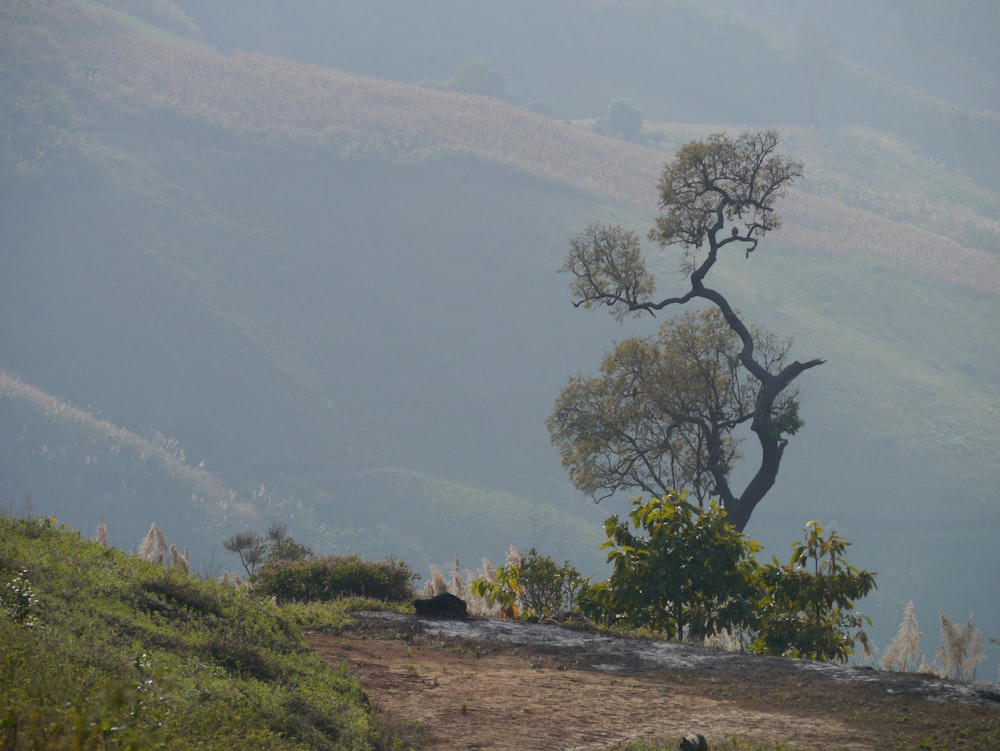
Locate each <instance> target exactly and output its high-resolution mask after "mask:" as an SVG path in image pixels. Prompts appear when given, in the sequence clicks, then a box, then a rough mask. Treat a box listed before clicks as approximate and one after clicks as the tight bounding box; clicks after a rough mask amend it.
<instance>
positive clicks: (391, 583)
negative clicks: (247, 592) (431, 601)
mask: <svg viewBox="0 0 1000 751" xmlns="http://www.w3.org/2000/svg"><path fill="white" fill-rule="evenodd" d="M414 579H415V576H414V574H413V573H411V572H410V569H409V568H408V567H407V566H406V564H405V563H402V562H397V561H395V560H393V559H391V558H387V559H385V560H381V561H363V560H362V559H361V558H360V556H356V555H331V556H327V557H325V558H315V559H310V560H293V561H280V560H279V561H269V562H268V563H266V564H265V565H264V566H262V567H261V568H260V570H259V571H258V572H257V573H256V574H254V576H253V579H252V580H251V583H252V584H253V586H254V589H255V590H256V591H257V592H259V593H261V594H264V595H273V596H274V597H275V598H276V599H277V600H278V601H280V602H289V601H295V600H297V601H310V600H334V599H338V598H340V597H348V596H359V597H371V598H373V599H377V600H389V601H393V602H402V601H404V600H409V599H412V598H413V596H414V591H413V581H414Z"/></svg>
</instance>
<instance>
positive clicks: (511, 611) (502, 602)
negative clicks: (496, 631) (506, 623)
mask: <svg viewBox="0 0 1000 751" xmlns="http://www.w3.org/2000/svg"><path fill="white" fill-rule="evenodd" d="M488 563H489V561H487V560H486V559H484V560H483V566H484V568H485V569H486V576H484V577H483V578H481V579H477V580H476V581H474V582H473V583H472V594H473V595H474V596H476V597H482V598H484V599H486V600H487V601H488V602H489V604H490V606H491V607H499V609H500V614H501V615H502V616H503V617H504V618H508V619H512V618H517V617H519V616H520V614H521V606H520V602H519V598H520V597H521V593H522V591H523V590H522V588H521V582H520V579H521V555H520V554H519V553H518V552H517V550H516V549H515V548H514V546H513V545H512V546H511V547H509V548H508V549H507V560H506V562H505V563H504V565H503V566H501V567H500V568H498V569H496V571H493V567H492V566H490V565H488Z"/></svg>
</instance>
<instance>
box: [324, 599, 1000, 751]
mask: <svg viewBox="0 0 1000 751" xmlns="http://www.w3.org/2000/svg"><path fill="white" fill-rule="evenodd" d="M355 615H356V622H355V624H354V625H353V626H351V627H350V628H349V629H348V630H347V631H345V632H344V633H342V634H341V635H339V636H331V635H327V634H318V633H314V634H310V635H309V639H310V643H311V645H312V647H313V649H314V650H315V651H316V652H317V653H318V654H319V655H321V656H322V657H323V658H324V659H325V660H327V661H329V662H330V663H333V664H341V663H345V662H346V663H347V664H348V665H349V666H350V668H351V669H352V670H353V671H355V672H356V673H357V674H359V675H360V676H361V681H362V684H363V685H364V687H365V690H366V691H367V692H368V694H369V696H370V698H371V700H372V702H373V704H374V706H375V708H376V709H377V710H378V711H380V712H381V713H382V715H383V716H384V717H385V718H386V719H387V720H388V722H389V723H390V725H391V726H392V727H394V729H395V730H396V731H397V733H399V734H401V735H402V736H403V737H404V738H406V739H407V740H408V741H409V742H410V743H412V744H413V745H414V746H415V747H416V748H419V749H426V750H427V751H458V750H459V749H461V750H462V751H464V750H465V749H491V750H493V751H501V750H504V751H506V750H508V749H509V750H510V751H515V750H516V751H536V750H537V751H543V750H548V749H578V750H580V751H584V750H586V751H591V750H594V751H597V750H599V749H609V748H614V747H615V746H616V745H618V744H621V743H624V742H626V741H629V740H632V739H636V738H644V739H650V740H652V739H659V740H662V739H667V740H668V741H670V743H669V747H676V746H675V743H676V741H677V740H679V738H680V736H681V735H682V734H683V733H684V732H688V731H694V732H699V733H702V734H703V735H704V736H705V737H706V738H707V740H708V743H709V748H712V744H713V742H716V743H717V742H719V741H721V740H723V739H725V738H730V737H740V738H744V739H747V740H751V741H758V742H760V741H767V742H771V743H775V742H778V741H782V742H785V743H787V744H788V745H789V747H791V748H792V749H796V751H806V750H807V749H822V750H823V751H829V750H831V749H840V750H843V751H862V750H864V751H868V750H871V751H875V750H876V749H887V748H888V749H896V748H898V749H917V748H928V749H948V751H952V750H953V749H977V750H978V749H991V750H1000V693H998V692H997V691H996V690H995V689H996V687H993V689H989V688H984V689H979V690H976V689H973V688H971V687H968V686H964V685H960V684H955V683H951V682H947V681H941V680H938V679H934V678H930V677H927V676H915V675H911V674H898V673H878V672H875V671H872V670H866V669H863V668H853V667H843V666H832V665H825V664H821V663H813V662H809V661H804V660H790V659H781V658H766V657H755V656H747V655H734V654H731V653H725V652H717V651H714V650H708V649H701V648H697V647H690V646H686V645H680V644H665V643H659V642H650V641H645V640H638V639H621V638H616V637H609V636H606V635H600V634H595V633H591V632H582V631H579V630H571V629H567V628H562V627H559V626H555V625H541V624H515V623H507V622H497V621H463V622H452V621H436V620H432V619H420V620H418V619H416V618H415V617H413V616H400V615H398V614H395V615H388V614H355Z"/></svg>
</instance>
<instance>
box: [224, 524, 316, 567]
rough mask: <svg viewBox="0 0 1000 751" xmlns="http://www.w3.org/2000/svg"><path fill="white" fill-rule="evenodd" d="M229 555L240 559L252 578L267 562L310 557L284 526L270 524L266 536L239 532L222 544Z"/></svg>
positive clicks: (299, 559)
mask: <svg viewBox="0 0 1000 751" xmlns="http://www.w3.org/2000/svg"><path fill="white" fill-rule="evenodd" d="M222 545H223V547H225V549H226V550H228V551H229V552H230V553H236V554H237V555H238V556H239V557H240V563H242V564H243V568H244V569H246V572H247V576H253V575H254V573H255V572H256V571H257V567H258V566H260V565H261V564H262V563H267V562H269V561H274V562H280V561H301V560H305V559H307V558H309V557H311V556H312V551H311V550H310V549H309V548H307V547H306V546H305V545H302V544H300V543H297V542H295V540H294V539H292V537H290V536H289V534H288V527H287V526H286V525H284V524H278V523H275V524H272V525H270V526H269V527H268V528H267V534H266V535H260V534H258V533H256V532H240V533H238V534H235V535H233V536H232V537H230V538H229V539H228V540H226V541H225V542H223V543H222Z"/></svg>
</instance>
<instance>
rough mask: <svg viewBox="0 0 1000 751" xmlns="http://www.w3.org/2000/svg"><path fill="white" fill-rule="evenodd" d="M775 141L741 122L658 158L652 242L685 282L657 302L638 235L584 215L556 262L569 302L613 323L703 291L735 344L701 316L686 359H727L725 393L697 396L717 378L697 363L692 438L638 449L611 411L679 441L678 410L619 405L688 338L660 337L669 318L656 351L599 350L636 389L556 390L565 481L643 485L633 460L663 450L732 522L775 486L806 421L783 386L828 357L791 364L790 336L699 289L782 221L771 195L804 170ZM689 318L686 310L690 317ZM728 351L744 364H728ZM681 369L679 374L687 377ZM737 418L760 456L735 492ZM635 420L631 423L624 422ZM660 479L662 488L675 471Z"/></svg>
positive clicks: (575, 382)
mask: <svg viewBox="0 0 1000 751" xmlns="http://www.w3.org/2000/svg"><path fill="white" fill-rule="evenodd" d="M778 141H779V139H778V135H777V133H776V132H775V131H773V130H766V131H756V132H747V133H743V134H742V135H740V136H739V137H737V138H735V139H731V138H729V137H728V136H726V135H725V134H722V133H719V134H715V135H712V136H709V137H708V138H707V139H705V140H703V141H693V142H691V143H688V144H686V145H685V146H683V147H682V148H681V149H680V150H679V151H678V152H677V155H676V157H675V158H674V160H673V161H672V162H671V163H669V164H668V165H667V166H666V167H665V169H664V171H663V176H662V178H661V180H660V183H659V185H658V190H659V195H660V201H659V206H660V209H661V213H660V215H659V216H658V217H657V219H656V224H655V226H654V228H653V229H652V230H651V231H650V232H649V239H650V240H652V241H654V242H656V243H658V244H659V245H660V246H661V247H673V248H677V249H679V250H680V251H681V256H682V259H681V269H682V271H683V272H684V274H685V278H686V279H687V280H688V282H689V289H688V290H687V291H686V292H685V293H683V294H681V295H677V296H670V297H665V298H659V299H657V298H656V297H655V296H654V295H655V292H656V284H655V280H654V278H653V275H652V273H650V272H649V270H648V269H647V267H646V261H645V257H644V255H643V251H642V245H641V241H640V238H639V236H638V235H637V234H636V233H634V232H632V231H631V230H626V229H624V228H622V227H620V226H607V225H600V224H593V225H591V226H590V227H588V228H586V229H585V230H584V231H583V232H581V233H580V234H579V235H577V236H576V237H574V238H572V239H571V240H570V243H569V252H568V254H567V256H566V259H565V262H564V264H563V267H562V269H561V270H562V271H564V272H567V273H569V274H571V275H572V280H571V284H570V287H571V291H572V294H573V296H574V305H575V306H577V307H581V306H582V307H585V308H590V307H592V306H595V305H603V306H606V307H608V308H609V309H610V311H611V312H612V314H613V315H615V316H616V317H617V318H618V320H619V321H622V320H624V319H625V318H626V317H627V316H629V315H633V314H635V315H641V314H644V313H648V314H655V313H656V312H657V311H660V310H663V309H664V308H666V307H668V306H672V305H685V304H687V303H690V302H692V301H695V300H704V301H707V302H708V303H710V304H711V305H712V306H713V307H714V309H715V311H716V312H717V314H718V315H719V316H721V320H722V321H724V322H725V326H726V327H728V329H729V332H730V335H731V336H733V337H735V338H734V339H732V340H731V341H726V340H725V339H718V338H717V337H718V334H719V332H718V331H715V332H714V333H713V331H712V329H711V325H710V324H711V321H709V320H706V321H705V322H704V326H703V327H702V330H701V331H700V333H699V335H697V336H695V337H694V340H697V339H699V338H701V339H702V344H703V345H704V351H701V352H691V351H688V352H687V353H686V356H687V357H688V358H689V359H690V360H691V362H692V363H693V365H692V367H694V369H695V370H696V371H697V369H698V367H699V363H701V364H702V365H704V364H705V363H707V362H711V361H714V362H715V363H716V364H717V365H719V366H721V365H722V364H723V363H725V366H726V367H724V368H720V369H719V371H718V372H719V373H720V374H722V373H724V374H725V377H724V378H722V379H721V380H718V382H717V383H715V384H714V386H715V387H724V388H725V389H726V390H727V391H728V393H727V394H726V396H725V397H722V396H721V393H720V394H716V395H715V396H714V397H713V396H712V395H711V394H708V396H707V398H706V393H707V392H706V391H705V389H706V388H707V389H708V390H709V391H711V389H712V388H713V385H712V384H713V378H711V377H709V378H705V377H704V376H705V375H706V374H705V373H704V372H703V373H702V382H701V384H700V386H699V388H698V389H696V390H695V393H697V392H700V393H701V395H702V397H703V398H701V399H696V400H695V401H694V402H692V403H690V404H689V405H687V407H688V409H687V410H686V412H687V414H688V416H689V417H690V418H691V419H689V420H687V421H686V424H687V425H688V430H687V435H688V438H687V440H681V442H680V443H679V444H677V445H676V447H675V446H674V445H672V444H671V442H670V441H668V440H664V441H663V442H661V443H659V444H655V445H650V444H646V445H645V446H642V445H641V444H640V443H639V442H638V441H635V440H631V439H632V438H635V437H636V436H633V435H631V434H626V433H625V432H624V431H620V430H619V431H618V432H617V434H615V430H616V427H620V420H619V416H618V414H617V412H616V409H619V408H620V409H623V410H625V411H626V412H628V411H629V410H632V414H637V415H638V417H639V418H641V419H642V420H645V421H647V422H648V423H650V424H647V425H645V426H644V427H643V429H644V430H646V431H648V432H650V434H652V433H653V432H655V431H659V432H660V433H661V434H662V435H664V436H666V435H667V433H668V432H672V433H673V434H674V437H675V438H677V437H678V436H680V435H681V434H683V432H684V431H683V430H681V431H680V432H678V430H677V429H673V430H671V431H667V430H665V429H664V428H665V427H670V426H673V425H674V424H675V423H676V422H677V420H676V416H663V415H662V414H658V413H655V412H653V411H648V412H647V413H646V414H645V415H643V414H641V413H636V412H635V408H634V406H635V401H634V398H633V403H631V404H627V403H625V402H622V401H619V403H617V404H615V403H614V402H615V400H616V399H619V400H620V399H622V398H623V397H625V396H627V395H628V394H629V393H633V392H634V393H635V395H636V396H638V395H639V394H650V393H654V392H655V390H656V389H657V388H660V386H655V385H654V383H655V381H656V379H657V378H661V379H662V378H665V377H666V376H667V375H669V376H670V377H671V378H674V377H675V375H676V373H675V372H674V371H671V372H670V373H669V374H668V373H665V372H664V369H663V367H662V366H658V367H652V364H653V363H654V362H655V361H656V360H657V357H656V352H657V349H658V351H659V353H660V354H661V355H662V356H664V357H667V359H668V360H669V357H670V356H672V355H673V351H674V349H675V345H676V347H680V348H681V349H683V344H682V340H681V339H678V341H677V342H676V343H671V344H670V345H669V346H668V345H667V340H668V339H669V340H673V339H674V338H676V337H678V332H680V330H681V328H683V327H681V326H680V324H679V323H677V322H674V323H671V322H669V321H668V323H667V324H665V326H676V327H677V328H676V329H675V330H673V333H671V331H670V329H668V330H667V332H666V334H664V335H663V336H661V340H660V342H659V343H658V344H656V345H655V346H653V347H652V348H650V343H648V342H647V343H646V344H643V343H642V342H640V341H637V340H631V341H628V342H625V343H623V344H622V345H619V347H618V348H616V350H615V352H614V353H612V355H610V356H609V358H610V360H609V359H606V361H605V365H604V367H602V371H603V372H604V377H603V382H604V385H605V386H616V385H621V384H620V383H618V376H623V377H624V378H625V379H626V380H628V378H632V381H633V386H637V385H638V384H641V385H642V391H641V392H640V391H637V390H636V389H635V388H633V390H632V392H630V391H628V390H627V389H626V390H625V391H615V390H614V389H613V388H612V389H610V390H605V391H604V392H600V391H595V390H592V391H591V392H590V393H589V394H588V393H587V386H588V385H590V386H594V385H596V382H590V383H589V384H588V383H587V381H586V379H581V378H576V379H571V380H570V383H569V384H568V385H567V386H566V387H565V388H564V389H563V392H562V393H561V394H560V396H559V399H558V400H557V403H556V409H555V411H554V412H553V414H552V416H551V417H550V419H549V429H550V432H551V434H552V438H553V442H554V444H555V445H556V446H557V447H558V448H559V450H560V452H561V454H562V458H563V464H564V466H567V467H568V468H569V469H570V476H571V479H572V480H573V481H574V482H575V483H576V484H577V486H578V487H579V488H580V489H582V490H584V491H585V492H589V493H592V494H593V493H595V491H596V492H597V493H601V492H605V494H610V493H613V492H615V491H616V490H618V489H624V488H625V487H628V486H631V487H638V488H643V489H647V490H648V489H649V487H647V486H646V485H644V484H643V483H642V482H635V481H636V480H638V479H639V474H637V473H636V471H635V470H636V469H641V473H643V474H644V475H645V477H646V478H650V477H653V476H654V475H655V474H658V473H660V470H659V469H656V467H655V465H656V462H657V453H658V452H659V453H660V455H661V457H660V458H666V459H668V461H667V462H666V465H665V466H669V467H670V472H672V473H677V477H678V478H679V479H681V480H682V481H683V482H684V486H685V487H688V488H692V489H694V490H696V491H699V490H700V489H705V490H708V489H711V492H713V493H715V494H717V495H718V498H719V500H720V501H721V503H722V504H723V506H724V507H725V509H726V512H727V514H728V515H729V520H730V522H731V523H732V524H733V525H734V526H735V527H736V529H738V530H743V529H744V528H745V527H746V524H747V522H748V521H749V519H750V515H751V514H752V513H753V510H754V508H756V506H757V504H758V503H759V502H760V501H761V500H762V499H763V498H764V496H765V495H766V494H767V492H768V491H769V490H770V489H771V488H772V487H773V485H774V482H775V479H776V477H777V474H778V469H779V467H780V464H781V459H782V455H783V453H784V449H785V446H786V445H787V443H788V439H787V436H789V435H792V434H794V433H795V432H796V431H797V430H798V428H799V427H801V424H802V423H801V421H800V420H799V418H798V402H797V399H796V395H795V394H794V392H791V391H788V388H789V387H790V385H791V384H792V382H793V381H794V380H795V379H796V378H797V377H798V376H799V375H801V374H802V373H803V372H804V371H806V370H808V369H810V368H813V367H816V366H817V365H820V364H822V363H823V360H821V359H813V360H809V361H807V362H799V361H798V360H795V361H792V362H790V363H786V362H785V355H786V354H787V345H786V344H781V343H779V342H778V341H777V340H776V339H774V337H772V336H771V335H769V334H766V333H765V332H764V331H763V330H761V329H758V328H755V327H750V326H748V325H747V324H745V323H744V322H743V320H742V318H741V317H740V313H739V311H737V310H736V309H735V308H733V306H732V305H730V303H729V301H728V300H727V299H726V297H725V296H724V295H723V294H722V293H721V292H719V291H718V290H716V289H713V288H711V287H709V286H707V285H706V283H705V280H706V277H707V275H708V273H709V271H711V269H712V268H713V267H714V266H715V264H716V262H717V261H718V260H719V258H720V257H721V253H722V251H723V250H724V249H726V248H729V249H741V250H742V251H743V255H744V258H746V259H749V258H750V257H751V253H753V252H754V250H756V249H757V246H758V244H759V242H760V240H761V239H762V238H763V237H764V236H765V235H766V234H767V233H768V232H770V231H772V230H774V229H777V228H778V227H780V226H781V217H780V215H779V214H778V213H777V211H776V210H775V206H776V203H777V202H778V200H780V199H781V198H782V197H783V196H784V195H785V194H786V192H787V189H788V187H789V185H790V184H791V183H792V182H793V181H794V180H795V179H797V178H798V177H801V175H802V164H801V163H800V162H796V161H793V160H789V159H786V158H784V157H782V156H781V155H780V154H778V153H777V146H778ZM682 320H684V319H682ZM692 324H693V322H692V320H691V319H688V320H687V324H686V325H688V326H691V325H692ZM719 328H721V326H720V327H719ZM662 332H663V330H661V334H662ZM664 337H665V338H664ZM661 359H662V357H661ZM643 362H645V363H646V367H645V369H643V370H635V369H634V368H633V369H632V371H631V372H629V367H630V363H631V364H633V365H634V364H635V363H643ZM737 362H738V363H739V366H740V367H736V363H737ZM741 369H742V371H745V374H744V373H742V372H741ZM681 372H682V373H683V369H682V370H681ZM680 377H681V380H683V376H680ZM734 389H735V390H734ZM689 393H690V392H689ZM713 398H714V399H715V405H716V406H717V407H718V406H722V405H725V407H726V408H725V409H721V410H718V409H716V410H712V409H711V404H712V399H713ZM682 406H683V405H682ZM706 410H707V411H706ZM698 419H700V420H701V421H702V422H703V423H704V424H703V425H701V426H698V428H697V429H695V428H694V427H693V426H694V421H697V420H698ZM734 420H735V421H736V422H735V423H734ZM588 421H589V424H588ZM744 422H748V423H749V425H750V429H751V430H752V431H753V432H754V433H755V434H756V436H757V439H758V443H759V445H760V452H761V458H760V465H759V467H758V469H757V472H756V473H755V474H754V476H753V477H752V479H751V480H750V482H749V483H748V484H747V486H746V487H745V488H744V489H743V490H742V491H741V492H736V491H735V490H734V489H732V488H731V487H730V486H729V483H728V476H729V470H730V468H731V463H732V461H733V459H734V458H735V457H736V455H735V453H734V451H733V444H732V441H731V430H732V428H733V427H735V425H736V424H742V423H744ZM616 423H619V424H618V425H616ZM635 425H638V423H634V424H633V426H632V427H635ZM692 431H693V432H692ZM694 436H697V439H698V440H701V441H703V442H704V445H703V446H701V447H700V450H699V451H696V452H694V454H692V453H691V451H690V445H689V444H690V442H691V440H692V437H694ZM601 440H605V441H606V445H605V447H604V449H603V450H602V451H603V453H602V451H600V450H592V448H591V446H592V444H593V442H595V441H601ZM588 443H590V444H591V445H588ZM618 447H622V450H621V451H619V450H618ZM626 449H628V450H626ZM630 452H631V453H630ZM692 455H698V456H701V457H702V459H703V464H702V466H700V467H698V468H695V466H694V465H691V463H690V461H689V458H685V457H690V456H692ZM587 456H589V457H590V458H592V459H598V458H600V459H602V460H603V461H604V462H605V464H604V466H605V467H607V468H612V466H613V465H612V464H611V460H612V458H617V459H618V460H619V462H620V464H619V465H617V470H616V471H617V472H618V478H617V480H616V481H615V483H616V484H615V483H612V484H608V483H605V484H603V485H602V484H600V483H598V482H596V480H595V479H594V477H593V475H594V473H593V472H592V471H589V470H587V469H585V468H584V467H583V465H582V464H581V458H582V457H587ZM640 465H645V467H641V466H640ZM685 465H687V467H686V468H685ZM663 482H665V483H666V485H671V484H672V482H673V480H672V479H670V480H664V481H663ZM663 482H660V481H657V482H656V484H655V487H656V488H657V492H659V489H661V488H663V487H664V484H663ZM606 491H610V493H606Z"/></svg>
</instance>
